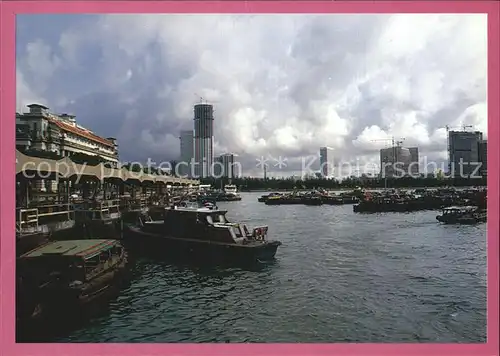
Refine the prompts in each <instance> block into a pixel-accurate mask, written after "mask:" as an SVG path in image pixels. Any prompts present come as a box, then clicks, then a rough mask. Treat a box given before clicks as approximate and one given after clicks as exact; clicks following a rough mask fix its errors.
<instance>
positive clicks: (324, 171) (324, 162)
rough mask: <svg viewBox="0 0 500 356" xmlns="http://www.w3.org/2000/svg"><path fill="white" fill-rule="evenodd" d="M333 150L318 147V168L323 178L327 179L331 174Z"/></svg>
mask: <svg viewBox="0 0 500 356" xmlns="http://www.w3.org/2000/svg"><path fill="white" fill-rule="evenodd" d="M332 159H333V149H332V148H330V147H320V149H319V167H320V173H321V176H322V177H323V178H329V177H330V176H331V175H332V173H333V162H332Z"/></svg>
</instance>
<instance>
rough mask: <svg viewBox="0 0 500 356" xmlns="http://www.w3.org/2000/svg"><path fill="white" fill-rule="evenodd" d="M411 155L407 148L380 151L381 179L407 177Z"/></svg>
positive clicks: (399, 147)
mask: <svg viewBox="0 0 500 356" xmlns="http://www.w3.org/2000/svg"><path fill="white" fill-rule="evenodd" d="M411 159H412V158H411V153H410V150H409V149H408V148H403V147H401V146H393V147H389V148H383V149H381V150H380V174H381V176H382V177H384V178H385V177H387V178H393V177H403V176H405V175H408V172H409V167H410V163H411Z"/></svg>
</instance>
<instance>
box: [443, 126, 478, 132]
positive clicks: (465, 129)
mask: <svg viewBox="0 0 500 356" xmlns="http://www.w3.org/2000/svg"><path fill="white" fill-rule="evenodd" d="M445 128H446V132H450V129H457V128H461V129H462V130H463V131H467V129H473V128H474V125H462V126H453V127H450V126H449V125H446V126H445Z"/></svg>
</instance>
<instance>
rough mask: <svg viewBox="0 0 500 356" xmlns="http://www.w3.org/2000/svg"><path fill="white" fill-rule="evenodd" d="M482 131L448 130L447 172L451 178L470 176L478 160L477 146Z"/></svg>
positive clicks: (478, 145) (480, 139)
mask: <svg viewBox="0 0 500 356" xmlns="http://www.w3.org/2000/svg"><path fill="white" fill-rule="evenodd" d="M481 141H483V133H482V132H479V131H449V132H448V156H449V160H448V163H449V167H448V169H449V172H450V176H451V177H452V178H454V177H460V176H461V175H462V176H463V177H470V176H471V175H472V174H473V173H474V171H475V170H476V169H477V166H478V164H479V162H480V157H479V147H480V144H479V143H480V142H481Z"/></svg>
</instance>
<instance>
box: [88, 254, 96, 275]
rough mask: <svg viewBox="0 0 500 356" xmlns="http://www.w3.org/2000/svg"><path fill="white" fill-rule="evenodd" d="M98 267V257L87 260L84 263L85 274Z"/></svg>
mask: <svg viewBox="0 0 500 356" xmlns="http://www.w3.org/2000/svg"><path fill="white" fill-rule="evenodd" d="M98 265H99V255H96V256H94V257H92V258H89V259H88V260H86V261H85V272H86V273H88V272H90V271H92V270H94V269H95V268H96V267H97V266H98Z"/></svg>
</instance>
